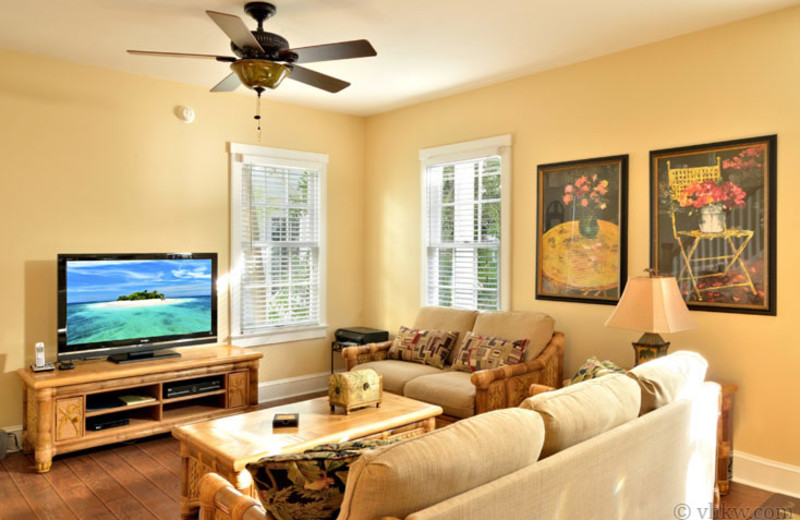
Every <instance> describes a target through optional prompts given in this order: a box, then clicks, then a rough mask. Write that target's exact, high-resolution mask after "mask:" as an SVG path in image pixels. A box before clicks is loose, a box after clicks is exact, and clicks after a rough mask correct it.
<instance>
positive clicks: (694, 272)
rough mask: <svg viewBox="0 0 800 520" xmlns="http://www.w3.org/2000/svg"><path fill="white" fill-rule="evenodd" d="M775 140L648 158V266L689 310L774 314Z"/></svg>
mask: <svg viewBox="0 0 800 520" xmlns="http://www.w3.org/2000/svg"><path fill="white" fill-rule="evenodd" d="M777 146H778V138H777V135H766V136H761V137H751V138H746V139H737V140H733V141H724V142H717V143H709V144H700V145H694V146H685V147H679V148H669V149H664V150H655V151H651V152H650V208H651V209H650V261H651V267H653V268H654V269H655V270H656V272H657V273H658V274H660V275H664V276H674V277H675V278H677V280H678V287H679V288H680V290H681V294H682V295H683V297H684V300H685V301H686V303H687V305H688V307H689V309H693V310H704V311H715V312H736V313H744V314H765V315H771V316H775V315H776V313H777V309H776V303H777V294H776V289H777V284H776V281H777V278H776V275H777V270H776V260H777V256H776V244H777V236H776V231H777V226H776V222H777V218H776V217H777V208H776V202H777V197H776V194H777V191H776V189H777Z"/></svg>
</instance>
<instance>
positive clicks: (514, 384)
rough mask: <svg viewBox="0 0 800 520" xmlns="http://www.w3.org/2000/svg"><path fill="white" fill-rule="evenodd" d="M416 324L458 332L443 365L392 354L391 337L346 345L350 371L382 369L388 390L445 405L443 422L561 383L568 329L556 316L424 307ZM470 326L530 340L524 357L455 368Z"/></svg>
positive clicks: (504, 404)
mask: <svg viewBox="0 0 800 520" xmlns="http://www.w3.org/2000/svg"><path fill="white" fill-rule="evenodd" d="M411 328H414V329H426V330H445V331H457V332H458V334H459V337H458V340H457V341H456V346H455V347H454V348H453V349H452V350H451V351H450V355H449V357H448V360H447V365H446V366H445V368H444V369H440V368H436V367H433V366H430V365H423V364H420V363H412V362H408V361H400V360H394V359H387V353H388V351H389V348H390V347H391V345H392V342H391V341H385V342H382V343H372V344H369V345H361V346H357V347H347V348H345V349H344V350H343V352H342V355H343V356H344V358H345V361H346V362H347V369H348V370H353V369H363V368H371V369H373V370H375V371H376V372H378V373H379V374H381V376H383V388H384V390H386V391H388V392H392V393H395V394H399V395H404V396H406V397H410V398H411V399H416V400H419V401H424V402H426V403H432V404H436V405H439V406H441V407H442V409H443V410H444V414H443V415H442V416H441V417H440V419H439V421H438V423H439V424H442V423H445V424H446V423H451V422H454V421H455V420H458V419H464V418H466V417H471V416H473V415H476V414H480V413H484V412H488V411H491V410H499V409H501V408H509V407H514V406H517V405H519V403H521V402H522V400H523V399H525V398H526V397H527V395H528V394H527V392H528V388H529V387H530V385H531V384H534V383H538V384H542V385H547V386H552V387H556V388H557V387H559V386H561V379H562V373H563V360H564V334H563V333H561V332H556V331H555V330H554V321H553V318H551V317H550V316H548V315H547V314H543V313H540V312H526V311H508V312H505V311H499V312H481V313H479V312H478V311H472V310H460V309H451V308H447V307H423V308H421V309H420V310H419V312H418V313H417V317H416V319H415V320H414V323H413V324H412V325H411ZM470 331H472V333H473V334H475V335H481V336H495V337H501V338H504V339H508V340H512V341H515V340H520V339H527V340H528V346H527V348H526V350H525V357H524V360H523V362H522V363H518V364H514V365H507V366H503V367H500V368H495V369H491V370H480V371H477V372H473V373H468V372H461V371H457V370H453V369H452V364H453V361H454V358H455V356H456V354H457V351H458V345H459V344H460V342H461V340H462V339H463V338H464V336H465V335H466V333H467V332H470Z"/></svg>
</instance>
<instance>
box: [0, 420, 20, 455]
mask: <svg viewBox="0 0 800 520" xmlns="http://www.w3.org/2000/svg"><path fill="white" fill-rule="evenodd" d="M0 430H5V432H6V433H10V434H11V435H13V436H14V437H16V438H17V444H14V441H10V442H9V443H8V453H14V452H15V451H19V450H18V449H17V446H22V425H21V424H17V425H14V426H6V427H5V428H0Z"/></svg>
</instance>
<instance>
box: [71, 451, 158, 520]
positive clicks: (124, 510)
mask: <svg viewBox="0 0 800 520" xmlns="http://www.w3.org/2000/svg"><path fill="white" fill-rule="evenodd" d="M112 449H113V448H112ZM64 462H65V463H66V464H67V466H69V468H70V469H71V470H72V471H73V472H74V473H75V474H76V475H77V476H78V477H79V478H80V479H81V480H82V481H83V483H84V484H86V485H87V486H88V487H89V489H91V490H92V492H93V493H94V494H95V495H97V498H99V499H100V500H101V501H102V502H103V503H104V504H105V506H106V507H107V508H108V509H109V510H110V511H111V512H112V513H114V515H115V516H116V517H117V518H122V519H126V520H144V519H146V518H149V519H154V518H156V517H155V515H153V514H152V513H151V512H150V511H149V510H148V509H147V508H146V507H144V506H143V505H142V504H141V503H140V502H139V501H138V500H136V498H134V497H133V496H131V494H130V493H129V492H128V490H127V489H125V488H124V487H122V486H121V485H120V484H119V483H118V482H117V481H116V480H115V479H114V478H112V477H111V476H110V475H109V474H108V473H107V472H106V471H105V470H104V469H103V467H102V466H100V465H99V464H98V463H97V462H96V461H95V460H94V459H93V458H92V456H91V454H84V455H81V456H78V457H70V458H67V459H64Z"/></svg>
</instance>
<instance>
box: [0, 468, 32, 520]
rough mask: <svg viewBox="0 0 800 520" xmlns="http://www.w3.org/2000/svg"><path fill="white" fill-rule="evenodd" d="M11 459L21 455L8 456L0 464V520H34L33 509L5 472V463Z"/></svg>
mask: <svg viewBox="0 0 800 520" xmlns="http://www.w3.org/2000/svg"><path fill="white" fill-rule="evenodd" d="M13 457H21V455H18V454H12V455H9V456H8V458H7V459H6V460H5V461H2V462H0V520H16V519H19V520H27V519H28V518H36V514H35V513H34V512H33V509H31V506H30V505H28V501H27V500H25V497H24V496H23V495H22V492H21V491H20V489H19V488H18V487H17V485H16V484H15V483H14V480H13V479H12V478H11V475H10V474H9V473H8V471H7V470H6V467H5V463H6V462H8V460H9V459H11V458H13Z"/></svg>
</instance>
